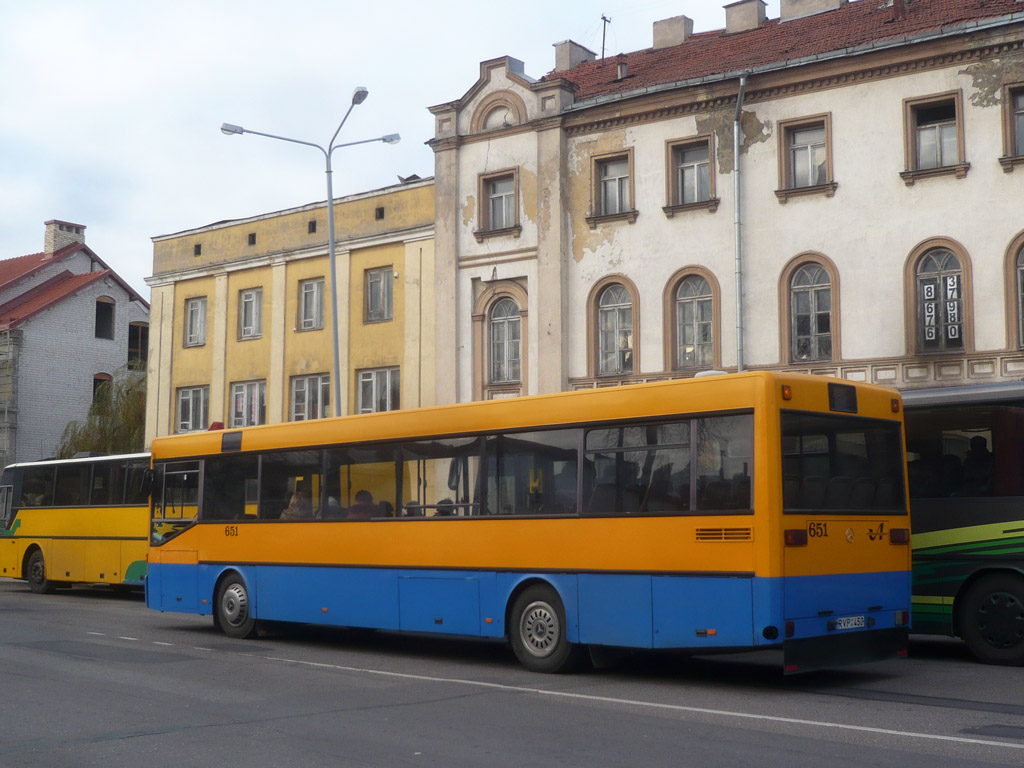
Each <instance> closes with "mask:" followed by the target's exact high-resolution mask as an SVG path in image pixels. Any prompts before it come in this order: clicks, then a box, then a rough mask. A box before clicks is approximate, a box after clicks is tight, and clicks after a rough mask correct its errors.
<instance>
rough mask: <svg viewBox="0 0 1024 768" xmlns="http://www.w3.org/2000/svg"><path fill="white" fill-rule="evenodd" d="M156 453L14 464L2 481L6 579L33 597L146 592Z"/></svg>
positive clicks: (1, 548) (0, 568)
mask: <svg viewBox="0 0 1024 768" xmlns="http://www.w3.org/2000/svg"><path fill="white" fill-rule="evenodd" d="M150 477H151V473H150V469H149V454H148V453H136V454H126V455H121V456H102V457H100V456H94V457H88V458H76V459H66V460H54V461H35V462H26V463H20V464H11V465H9V466H7V467H6V468H5V469H4V471H3V476H2V479H0V576H5V577H8V578H15V579H24V580H25V581H27V582H28V585H29V588H30V589H31V590H32V591H33V592H38V593H46V592H52V591H53V590H54V589H55V588H57V587H64V586H70V585H71V584H74V583H90V584H96V583H101V584H111V585H115V586H122V587H141V586H143V584H144V583H145V579H146V548H147V541H148V539H149V533H150V525H149V485H150V483H149V478H150Z"/></svg>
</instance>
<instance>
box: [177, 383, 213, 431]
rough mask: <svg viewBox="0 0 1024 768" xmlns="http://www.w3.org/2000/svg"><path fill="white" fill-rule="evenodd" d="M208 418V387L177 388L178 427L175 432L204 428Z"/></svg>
mask: <svg viewBox="0 0 1024 768" xmlns="http://www.w3.org/2000/svg"><path fill="white" fill-rule="evenodd" d="M209 419H210V388H209V387H182V388H181V389H179V390H178V428H177V429H176V430H175V431H176V432H196V431H199V430H203V429H206V428H207V427H208V426H209V423H210V422H209Z"/></svg>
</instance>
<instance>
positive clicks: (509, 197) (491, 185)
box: [486, 176, 516, 229]
mask: <svg viewBox="0 0 1024 768" xmlns="http://www.w3.org/2000/svg"><path fill="white" fill-rule="evenodd" d="M486 183H487V229H507V228H508V227H513V226H515V223H516V180H515V178H514V177H513V176H501V177H499V178H496V179H488V180H487V182H486Z"/></svg>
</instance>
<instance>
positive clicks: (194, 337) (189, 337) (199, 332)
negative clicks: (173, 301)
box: [182, 296, 207, 347]
mask: <svg viewBox="0 0 1024 768" xmlns="http://www.w3.org/2000/svg"><path fill="white" fill-rule="evenodd" d="M206 313H207V301H206V297H205V296H191V297H189V298H186V299H185V317H184V323H183V324H182V325H183V326H184V339H183V342H182V346H185V347H201V346H203V345H204V344H206ZM193 320H194V321H195V327H193Z"/></svg>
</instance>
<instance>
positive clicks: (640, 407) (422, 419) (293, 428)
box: [151, 371, 899, 459]
mask: <svg viewBox="0 0 1024 768" xmlns="http://www.w3.org/2000/svg"><path fill="white" fill-rule="evenodd" d="M840 381H841V382H842V383H843V384H847V385H851V386H856V387H857V388H858V390H859V391H861V392H864V393H869V392H870V393H873V396H872V397H869V398H866V399H865V401H864V402H865V406H866V407H867V406H868V401H873V402H874V405H873V406H871V408H872V412H873V413H875V414H876V415H877V416H878V417H880V418H899V416H898V415H894V414H893V413H892V411H891V408H890V402H891V399H892V398H893V397H898V393H897V392H896V391H895V390H893V389H890V388H888V387H882V386H877V385H874V384H864V383H860V382H852V381H846V380H839V379H834V378H829V377H825V376H814V375H810V374H803V373H779V372H774V371H750V372H744V373H730V374H723V375H721V376H707V377H701V378H689V379H671V380H667V381H657V382H650V383H646V384H632V385H628V386H609V387H601V388H598V389H587V390H582V391H573V392H557V393H549V394H542V395H530V396H525V397H516V398H507V399H502V400H477V401H473V402H468V403H457V404H453V405H444V406H430V407H426V408H409V409H402V410H397V411H385V412H381V413H368V414H355V415H349V416H341V417H331V418H324V419H316V420H310V421H297V422H296V421H293V422H284V423H280V424H272V425H261V426H256V427H244V428H228V429H225V430H216V431H207V432H191V433H188V434H184V435H168V436H166V437H160V438H156V439H155V440H154V441H153V445H152V446H151V450H152V452H153V455H154V457H155V458H158V459H171V458H177V457H182V458H184V457H192V456H211V455H217V454H219V453H221V452H222V450H223V451H224V452H234V451H244V452H250V451H273V450H280V449H282V448H288V447H299V446H308V447H317V446H327V445H335V444H345V443H349V444H355V443H363V442H376V441H387V440H403V439H410V438H419V437H445V436H455V435H461V434H466V435H471V434H480V433H485V432H488V431H491V430H528V429H531V428H534V429H539V428H548V427H572V426H574V425H578V424H582V423H593V422H599V421H603V420H607V421H613V420H619V419H637V418H659V417H668V416H676V415H682V414H686V413H713V412H716V411H726V410H738V409H749V408H754V407H755V406H756V405H758V404H759V403H763V402H764V400H763V398H764V397H765V396H766V394H762V393H768V392H777V391H781V388H780V387H779V386H778V385H781V384H791V385H793V386H794V387H795V388H798V389H799V388H800V387H803V388H804V390H805V391H807V390H808V389H810V388H809V387H806V385H808V384H811V385H812V386H813V388H814V389H815V390H816V391H820V392H821V397H820V398H818V402H823V403H824V407H823V410H827V409H828V399H827V395H826V394H825V389H826V384H827V383H828V382H840ZM229 436H230V437H229Z"/></svg>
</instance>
